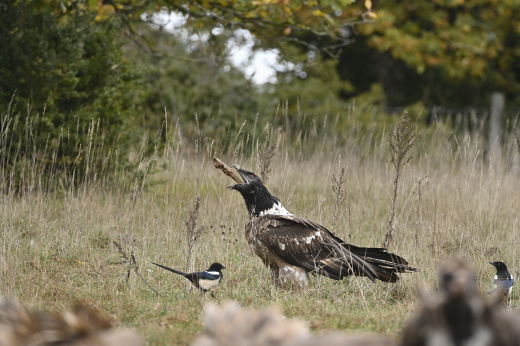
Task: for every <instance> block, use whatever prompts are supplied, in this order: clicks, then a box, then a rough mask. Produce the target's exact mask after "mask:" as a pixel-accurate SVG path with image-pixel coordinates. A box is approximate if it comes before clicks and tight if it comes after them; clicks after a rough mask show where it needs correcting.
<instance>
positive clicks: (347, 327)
mask: <svg viewBox="0 0 520 346" xmlns="http://www.w3.org/2000/svg"><path fill="white" fill-rule="evenodd" d="M393 120H395V121H397V120H396V119H393ZM387 134H388V131H386V132H384V133H382V134H381V133H370V132H368V133H363V132H361V131H359V132H357V130H356V129H355V128H354V129H353V130H352V133H350V134H348V135H345V136H344V138H348V139H344V140H341V141H339V140H337V139H336V138H334V137H333V136H332V135H328V134H325V133H320V132H319V130H318V131H317V132H316V133H315V135H314V137H312V136H310V137H307V138H302V140H301V141H299V142H297V143H296V145H290V144H289V143H288V141H287V140H286V138H285V136H284V135H283V132H277V131H274V132H273V135H272V143H274V144H275V146H276V148H275V156H274V158H273V159H272V161H271V170H272V171H271V172H270V173H269V179H268V181H267V183H266V185H267V187H268V188H269V189H270V191H271V192H272V193H273V194H274V195H275V196H277V197H279V198H280V199H281V201H282V202H283V203H284V205H285V207H286V208H287V209H288V210H289V211H291V212H292V213H294V214H298V215H301V216H305V217H307V218H309V219H311V220H314V221H316V222H318V223H320V224H322V225H324V226H326V227H328V228H329V229H330V230H331V231H334V232H336V234H337V235H338V236H340V237H341V238H342V239H344V240H346V241H348V242H351V243H353V244H355V245H358V246H381V244H382V243H383V241H384V238H385V234H386V232H387V229H388V222H389V215H390V210H391V206H392V200H391V196H392V193H393V182H394V179H395V169H394V167H393V165H392V163H391V162H390V149H389V145H388V141H387ZM238 136H240V134H237V138H238ZM339 143H341V144H339ZM262 144H263V139H262V140H256V141H255V140H251V141H249V142H246V144H244V146H243V147H242V148H238V149H237V150H235V151H227V152H226V153H221V152H219V150H218V149H216V147H214V146H213V144H212V143H210V141H206V142H204V143H202V144H201V143H181V142H179V141H178V140H177V141H175V140H172V143H171V145H169V146H168V147H167V148H166V149H165V150H164V151H161V152H159V153H156V155H154V156H153V158H152V159H149V160H148V159H142V164H141V166H142V173H143V176H144V178H142V179H140V180H137V179H136V180H135V181H130V182H124V183H121V184H120V185H117V184H116V185H113V186H111V185H109V184H105V183H100V182H97V183H96V182H95V181H90V182H88V183H87V184H85V185H84V186H82V187H81V188H79V189H77V190H67V191H68V192H62V193H59V194H57V193H44V192H41V191H38V189H36V190H35V191H34V192H32V193H29V194H16V193H7V194H5V195H2V197H1V199H0V225H1V226H0V227H1V229H0V246H1V250H0V292H1V294H2V295H4V296H15V297H17V298H18V299H19V301H20V302H21V303H22V305H23V306H24V307H26V308H30V309H46V310H51V311H61V310H63V309H65V308H68V307H70V306H71V305H72V304H73V303H74V302H76V301H78V300H79V301H84V302H86V303H88V304H91V305H94V306H97V307H99V308H100V309H101V310H102V311H104V312H106V313H107V314H110V315H111V316H112V317H113V319H114V321H115V323H116V324H117V325H119V326H129V327H132V328H135V329H136V330H137V331H138V332H139V333H141V334H142V335H143V336H145V338H146V340H147V342H148V344H150V345H167V344H179V345H182V344H189V343H190V342H191V341H192V340H193V339H194V338H195V337H196V335H198V334H200V333H201V332H202V330H203V327H202V324H201V321H202V309H203V306H204V304H205V303H206V302H208V301H216V302H223V301H227V300H236V301H238V302H239V303H240V304H241V305H242V306H245V307H252V308H263V307H267V306H277V307H279V308H280V309H281V310H282V311H283V312H284V314H285V316H287V317H289V318H293V317H294V318H299V319H302V320H305V321H307V323H308V324H309V326H310V328H311V330H312V331H313V332H315V333H320V332H324V331H331V330H341V331H347V332H375V333H382V334H386V335H390V336H392V337H396V336H398V335H399V333H400V330H401V329H402V327H403V324H404V323H405V321H406V320H407V318H409V317H410V315H411V314H412V313H413V312H414V310H416V309H417V308H418V307H419V301H418V299H417V297H416V289H417V287H419V286H424V287H428V288H434V287H435V285H436V273H437V268H438V265H439V263H441V262H442V261H443V260H444V259H446V258H448V257H453V256H457V257H462V258H464V259H466V260H468V261H470V262H471V263H472V264H473V265H474V267H475V269H476V272H477V275H478V285H479V288H480V289H481V291H483V292H485V291H486V290H487V289H488V288H490V287H491V285H492V277H493V275H494V267H493V266H491V265H490V264H489V262H490V261H496V260H503V261H504V262H506V264H508V265H509V268H510V271H511V272H512V273H513V275H515V276H518V275H519V271H518V269H519V268H518V266H517V263H518V256H519V255H518V253H517V251H516V250H517V244H518V231H519V219H518V215H519V213H518V211H519V210H520V193H518V174H519V169H518V163H517V162H518V156H519V153H518V150H517V148H516V144H515V141H514V137H512V138H506V144H505V145H504V146H503V148H502V150H501V153H499V154H497V155H496V156H493V157H488V156H487V155H485V152H486V147H485V145H484V141H483V140H482V138H481V137H480V136H479V135H478V134H469V133H468V134H460V135H455V134H454V133H453V132H452V131H451V130H449V129H448V128H447V127H446V126H444V125H442V124H439V125H436V126H433V127H431V128H429V129H427V130H421V129H419V131H418V140H417V143H416V145H415V147H414V148H413V149H412V151H411V152H412V153H413V155H414V158H413V159H412V161H411V162H410V163H409V164H408V165H407V166H405V167H404V169H403V172H402V176H401V177H400V187H399V188H400V189H399V193H398V198H397V204H396V212H397V213H396V220H395V223H394V228H395V229H396V233H395V241H394V242H393V243H392V244H391V246H390V251H392V252H395V253H397V254H399V255H401V256H403V257H404V258H406V259H407V260H408V261H409V262H410V264H411V265H413V266H416V267H418V268H420V272H418V273H412V274H405V275H402V280H401V281H400V282H398V283H397V284H384V283H381V282H377V283H375V284H374V283H372V282H370V281H369V280H368V279H366V278H349V279H345V280H343V281H339V282H336V281H332V280H328V279H325V278H322V277H316V276H314V277H311V279H310V285H309V288H308V289H307V290H306V291H304V292H291V291H284V290H281V289H278V288H277V287H275V286H274V285H273V284H272V283H271V282H270V280H269V273H268V270H267V269H266V268H265V267H264V266H263V264H262V263H261V261H260V259H259V258H257V257H256V256H255V255H254V254H253V253H252V251H251V250H250V249H249V248H248V246H247V243H246V241H245V238H244V224H245V222H246V219H247V212H246V208H245V205H244V202H243V200H242V198H241V196H240V195H239V194H238V193H237V192H235V191H231V190H229V189H227V186H229V185H231V184H232V183H233V182H232V181H231V179H229V178H228V177H226V176H224V175H223V174H222V173H221V172H220V171H217V170H216V169H214V168H213V165H212V163H211V157H212V156H213V155H215V154H216V155H217V156H219V157H220V158H221V159H223V160H224V161H225V162H226V163H228V164H232V163H238V164H240V165H241V166H242V167H244V168H246V169H249V170H252V171H256V172H259V171H260V167H261V166H262V164H263V161H262V159H261V155H260V153H261V148H262ZM343 167H345V172H346V175H345V177H346V182H345V185H344V187H343V189H344V190H343V191H344V194H345V199H344V201H343V202H342V203H341V204H340V205H339V207H338V208H337V212H336V214H335V213H334V210H335V205H336V203H337V199H336V197H335V194H334V193H333V190H332V185H333V181H332V180H333V179H332V178H333V176H335V177H337V176H338V174H339V173H340V172H341V169H342V168H343ZM33 176H34V179H35V181H36V180H37V179H38V174H37V172H36V174H33ZM116 186H119V187H116ZM121 186H123V188H121ZM197 196H200V212H199V216H198V219H197V228H199V227H204V233H203V235H202V237H201V238H200V239H199V241H198V242H197V244H196V245H195V249H194V252H193V254H192V256H191V259H190V264H189V268H188V270H190V271H195V270H201V269H206V268H207V267H208V266H209V264H211V263H212V262H214V261H217V262H220V263H222V264H224V265H226V266H227V269H226V270H225V271H224V281H223V283H222V284H221V286H220V287H219V288H218V290H217V291H216V293H215V298H211V297H209V295H207V296H201V295H200V294H198V293H197V292H195V291H192V290H190V289H189V286H187V280H185V279H183V278H182V277H180V276H177V275H174V274H173V273H170V272H167V271H164V270H162V269H160V268H158V267H155V266H153V265H151V263H150V262H157V263H161V264H164V265H167V266H170V267H174V268H177V269H180V270H183V269H184V267H185V265H186V262H187V230H186V226H185V220H187V219H188V218H189V213H190V211H191V210H193V208H194V205H195V200H196V198H197ZM114 241H115V242H117V243H118V244H120V245H121V248H122V250H123V251H124V252H125V253H126V254H127V255H128V256H130V255H131V254H133V256H134V258H135V261H136V264H137V266H138V273H139V274H140V275H141V276H142V278H143V279H144V280H146V281H147V282H148V283H149V284H150V285H151V286H152V287H153V288H154V289H156V290H157V291H158V292H159V293H161V296H159V295H157V294H156V293H154V292H153V291H152V290H151V289H150V288H149V287H148V286H147V285H146V284H145V283H144V282H143V280H142V279H141V278H140V277H138V276H137V275H136V274H135V272H134V271H130V274H129V276H128V272H129V266H128V265H127V264H126V263H124V261H123V258H122V256H121V254H120V251H119V250H118V248H117V247H116V246H115V245H114ZM518 300H519V296H518V294H517V293H516V292H515V291H513V298H512V305H513V306H517V305H518Z"/></svg>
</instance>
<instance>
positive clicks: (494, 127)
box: [488, 92, 506, 163]
mask: <svg viewBox="0 0 520 346" xmlns="http://www.w3.org/2000/svg"><path fill="white" fill-rule="evenodd" d="M505 103H506V101H505V97H504V94H503V93H501V92H494V93H493V94H492V95H491V116H490V118H489V144H488V145H489V148H488V149H489V155H488V158H489V162H490V163H493V162H497V161H498V160H500V153H501V150H500V149H501V145H502V113H503V111H504V107H505Z"/></svg>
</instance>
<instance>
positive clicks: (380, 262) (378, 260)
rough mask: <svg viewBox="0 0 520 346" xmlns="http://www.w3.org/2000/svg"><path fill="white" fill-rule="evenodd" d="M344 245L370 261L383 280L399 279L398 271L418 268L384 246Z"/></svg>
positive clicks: (403, 271)
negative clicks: (411, 265) (389, 251)
mask: <svg viewBox="0 0 520 346" xmlns="http://www.w3.org/2000/svg"><path fill="white" fill-rule="evenodd" d="M343 246H344V247H346V248H348V249H349V250H350V251H352V252H353V253H355V254H356V255H358V256H360V257H362V258H364V259H365V260H366V261H367V262H368V263H370V264H371V265H372V266H373V268H374V270H375V271H376V273H377V278H378V279H379V280H381V281H384V282H396V281H397V280H399V276H397V273H406V272H409V271H413V272H415V271H417V268H414V267H410V266H409V265H408V262H407V261H406V260H405V259H404V258H402V257H400V256H398V255H396V254H393V253H388V252H387V251H386V249H384V248H362V247H357V246H354V245H350V244H343Z"/></svg>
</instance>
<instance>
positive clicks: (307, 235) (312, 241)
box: [252, 215, 377, 279]
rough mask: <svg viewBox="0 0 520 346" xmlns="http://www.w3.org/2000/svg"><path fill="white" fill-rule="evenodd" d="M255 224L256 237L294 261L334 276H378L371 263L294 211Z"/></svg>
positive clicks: (277, 252) (259, 220)
mask: <svg viewBox="0 0 520 346" xmlns="http://www.w3.org/2000/svg"><path fill="white" fill-rule="evenodd" d="M253 224H254V226H253V229H252V231H253V235H254V237H255V238H256V239H257V240H259V241H261V242H262V244H263V245H264V246H266V247H267V248H268V249H270V250H271V251H273V252H274V253H276V255H278V256H279V257H281V258H282V259H283V260H284V261H286V262H287V263H289V264H291V265H295V266H299V267H304V268H306V269H307V270H310V271H312V270H316V271H319V272H320V273H321V274H324V275H328V276H330V277H331V278H334V279H341V278H342V277H343V276H346V275H351V274H364V275H366V276H368V277H369V278H371V279H374V278H375V277H377V274H376V273H375V270H374V269H373V268H372V266H371V265H370V264H369V263H367V262H366V261H364V260H363V259H362V258H360V257H359V256H357V255H356V254H354V253H352V252H351V251H349V250H348V249H346V248H345V247H343V246H342V245H341V244H340V243H339V242H338V241H337V240H336V239H335V237H334V236H333V235H332V234H331V233H330V232H329V231H328V230H327V229H326V228H324V227H323V226H320V225H318V224H316V223H314V222H312V221H309V220H307V219H304V218H301V217H297V216H294V215H266V216H264V217H260V218H258V219H257V220H256V221H255V222H253Z"/></svg>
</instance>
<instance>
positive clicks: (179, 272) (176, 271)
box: [152, 262, 187, 276]
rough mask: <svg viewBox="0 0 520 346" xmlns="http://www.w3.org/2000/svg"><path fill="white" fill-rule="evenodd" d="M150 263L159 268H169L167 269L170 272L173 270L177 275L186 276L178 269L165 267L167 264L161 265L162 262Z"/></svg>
mask: <svg viewBox="0 0 520 346" xmlns="http://www.w3.org/2000/svg"><path fill="white" fill-rule="evenodd" d="M152 264H155V265H156V266H158V267H161V268H163V269H166V270H169V271H171V272H174V273H175V274H179V275H182V276H186V275H187V274H186V273H183V272H181V271H178V270H175V269H172V268H170V267H167V266H163V265H162V264H157V263H153V262H152Z"/></svg>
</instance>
